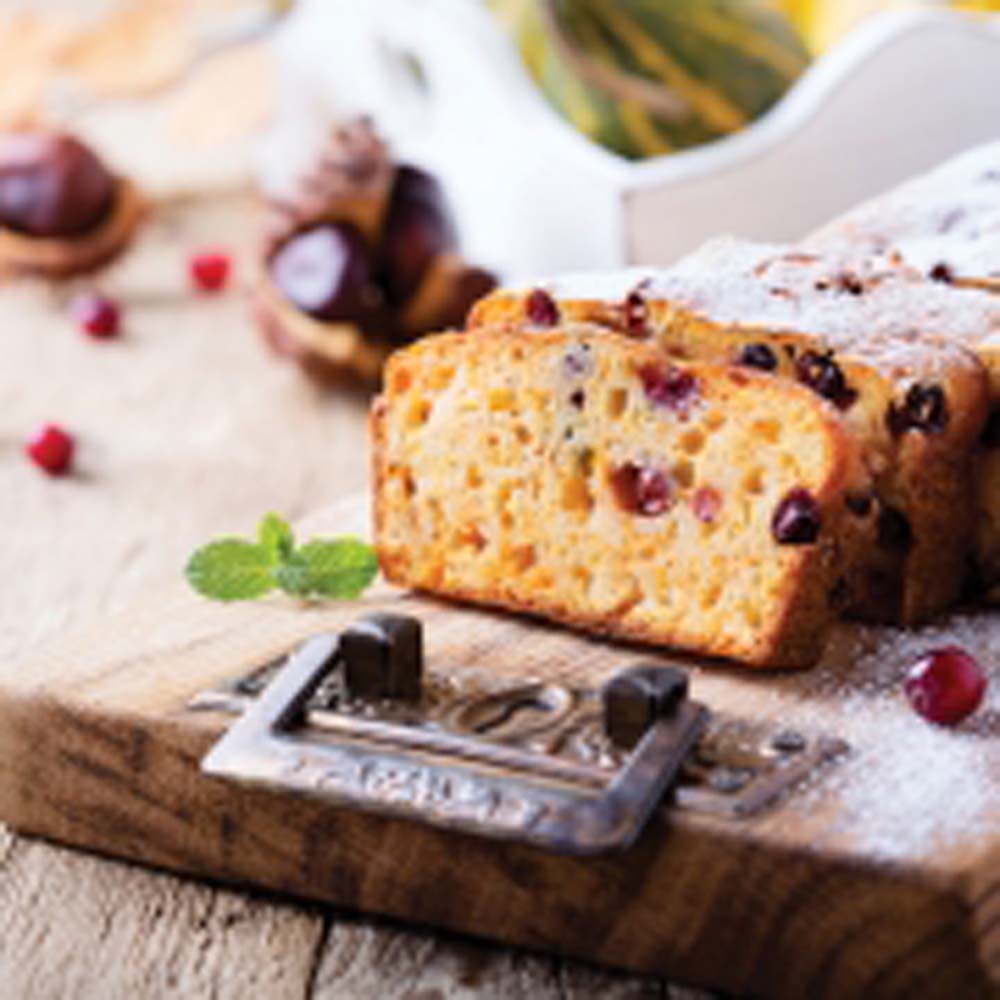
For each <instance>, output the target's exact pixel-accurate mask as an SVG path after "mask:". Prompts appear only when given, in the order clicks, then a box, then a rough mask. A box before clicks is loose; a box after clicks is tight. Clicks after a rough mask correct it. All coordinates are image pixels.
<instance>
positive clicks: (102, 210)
mask: <svg viewBox="0 0 1000 1000" xmlns="http://www.w3.org/2000/svg"><path fill="white" fill-rule="evenodd" d="M114 190H115V181H114V178H113V177H112V176H111V174H110V173H109V172H108V170H107V169H106V168H105V166H104V164H103V163H101V161H100V160H99V159H98V158H97V156H96V155H95V154H94V152H93V150H91V149H90V148H88V147H87V146H85V145H84V144H83V143H82V142H80V140H79V139H76V138H74V137H73V136H71V135H61V134H58V133H46V132H9V133H6V134H3V135H0V225H3V226H6V227H8V228H9V229H13V230H15V231H17V232H19V233H27V234H28V235H29V236H42V237H46V236H76V235H78V234H79V233H82V232H86V231H87V230H88V229H91V228H93V227H94V226H96V225H97V224H98V223H99V222H100V221H101V220H102V219H103V218H104V217H105V216H106V215H107V214H108V210H109V209H110V207H111V203H112V201H113V199H114Z"/></svg>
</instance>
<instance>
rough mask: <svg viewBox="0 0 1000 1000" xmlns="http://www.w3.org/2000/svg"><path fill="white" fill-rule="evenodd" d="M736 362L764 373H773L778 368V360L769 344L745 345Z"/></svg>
mask: <svg viewBox="0 0 1000 1000" xmlns="http://www.w3.org/2000/svg"><path fill="white" fill-rule="evenodd" d="M736 360H737V363H738V364H741V365H746V366H747V367H748V368H759V369H760V370H761V371H764V372H773V371H774V370H775V368H777V367H778V359H777V357H775V354H774V351H772V350H771V348H770V347H768V346H767V344H744V345H743V349H742V350H741V351H740V354H739V357H738V358H737V359H736Z"/></svg>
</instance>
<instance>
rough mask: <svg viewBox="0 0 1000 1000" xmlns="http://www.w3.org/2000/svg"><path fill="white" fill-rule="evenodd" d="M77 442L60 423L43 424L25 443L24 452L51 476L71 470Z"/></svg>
mask: <svg viewBox="0 0 1000 1000" xmlns="http://www.w3.org/2000/svg"><path fill="white" fill-rule="evenodd" d="M75 446H76V442H75V441H74V440H73V438H72V437H71V436H70V435H69V434H67V433H66V431H64V430H63V429H62V428H61V427H60V426H59V425H58V424H43V425H42V426H41V427H40V428H39V429H38V430H37V431H36V432H35V433H34V434H33V435H32V436H31V437H30V438H28V440H27V442H26V443H25V445H24V453H25V454H26V455H27V456H28V458H30V459H31V461H32V462H34V463H35V465H37V466H38V467H39V468H40V469H42V470H43V471H45V472H47V473H48V474H49V475H50V476H60V475H62V474H63V473H65V472H68V471H69V468H70V466H71V465H72V463H73V450H74V448H75Z"/></svg>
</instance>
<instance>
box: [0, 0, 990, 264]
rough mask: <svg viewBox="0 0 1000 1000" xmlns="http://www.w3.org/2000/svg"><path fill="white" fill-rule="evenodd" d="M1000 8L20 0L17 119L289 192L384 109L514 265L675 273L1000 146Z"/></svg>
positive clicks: (1, 99) (5, 17)
mask: <svg viewBox="0 0 1000 1000" xmlns="http://www.w3.org/2000/svg"><path fill="white" fill-rule="evenodd" d="M998 9H1000V2H998V0H976V2H964V3H957V2H956V3H950V4H949V3H947V2H933V0H925V2H922V3H915V2H902V0H711V2H708V0H624V2H617V3H612V2H609V0H376V2H368V3H364V4H361V3H356V2H353V0H299V2H297V3H296V2H293V0H271V2H266V0H260V2H258V0H198V2H195V0H143V2H139V0H132V2H129V0H117V2H115V0H63V2H60V0H34V2H17V0H6V2H4V3H3V4H2V5H0V45H2V46H3V49H4V63H5V86H4V87H3V89H2V92H0V122H3V123H4V124H7V125H11V124H23V123H26V122H31V121H41V122H45V123H49V124H52V123H57V124H62V125H64V126H67V127H70V128H72V129H73V130H76V131H78V132H79V133H80V134H81V135H83V136H84V137H86V138H87V139H89V140H90V141H92V142H93V143H94V144H95V146H96V147H97V148H98V149H99V150H100V151H101V153H102V154H103V155H105V156H106V157H107V158H108V159H109V161H110V162H111V163H112V164H113V165H114V166H115V167H116V168H117V169H118V170H120V171H123V172H125V173H127V174H129V175H131V176H133V177H134V178H136V180H137V181H138V182H139V183H140V184H141V186H142V187H143V189H144V190H147V191H149V192H151V193H152V194H154V195H166V194H172V193H177V192H183V191H190V190H202V191H204V190H211V189H213V188H227V187H234V186H238V185H249V184H251V183H253V184H257V185H258V186H260V188H261V189H262V190H263V191H264V192H266V193H269V194H272V195H278V196H284V197H288V196H290V194H292V193H293V192H294V190H295V185H296V183H297V182H298V180H299V179H300V177H301V175H302V174H303V173H304V172H307V171H308V170H309V168H310V166H311V164H312V163H313V162H314V161H315V159H316V157H317V155H318V152H319V150H320V149H321V147H322V144H323V142H324V141H325V139H326V136H327V134H328V130H329V127H330V124H331V123H332V122H334V121H337V120H341V119H346V118H350V117H351V116H353V115H355V114H358V113H369V114H371V115H372V116H373V117H374V120H375V124H376V127H377V129H378V131H379V133H380V134H381V135H382V136H383V137H384V138H386V139H387V140H388V141H389V143H390V145H391V147H392V149H393V151H394V152H395V153H396V154H397V155H398V156H400V157H404V158H406V159H408V160H412V161H415V162H417V163H420V164H422V165H424V166H426V167H427V168H428V169H429V170H431V172H432V173H434V174H435V176H437V177H438V178H439V179H440V180H441V181H442V182H443V183H444V186H445V189H446V193H447V195H448V197H449V200H450V201H451V202H452V204H453V207H454V208H455V211H456V214H457V223H458V227H459V230H460V233H461V238H462V244H463V246H465V247H466V249H467V250H468V253H469V255H470V256H471V257H472V258H474V259H476V260H477V261H480V262H481V263H483V264H484V265H486V266H488V267H490V268H493V269H494V270H496V271H499V272H500V273H501V274H503V275H504V276H506V277H509V278H512V279H516V278H519V277H521V276H526V275H535V274H538V273H540V272H546V271H555V270H563V269H567V268H586V267H608V266H615V265H619V264H622V263H637V262H638V263H666V262H669V261H670V260H672V259H674V258H676V257H677V256H678V255H679V254H680V253H683V252H684V251H685V250H688V249H691V248H693V246H695V245H697V244H698V243H699V242H701V240H702V239H704V238H705V237H706V236H710V235H714V234H715V233H716V232H718V231H719V230H720V228H728V229H731V230H734V231H736V232H737V233H739V234H741V235H749V236H756V237H761V238H780V239H789V238H797V237H798V236H800V235H802V234H803V233H804V232H806V231H808V229H809V228H811V227H812V226H813V225H815V224H817V223H819V222H821V221H822V220H823V219H825V218H826V217H828V216H829V215H830V214H832V213H833V212H835V211H837V210H840V209H841V208H843V207H846V205H849V204H851V203H853V202H854V201H856V200H858V197H861V196H863V195H864V194H866V193H869V192H874V191H875V190H878V189H879V188H880V187H886V186H888V185H890V184H892V183H894V182H895V181H897V180H898V179H900V178H901V177H902V176H905V175H906V174H908V173H913V172H916V171H918V170H921V169H924V168H925V167H927V166H929V165H930V164H931V163H933V162H936V161H939V160H941V159H943V158H945V157H946V156H948V155H950V154H951V153H953V152H955V151H956V150H957V149H958V148H960V147H962V146H965V145H970V144H972V143H974V142H976V141H981V140H982V139H983V138H987V137H988V134H984V133H990V132H991V130H993V129H994V125H993V123H994V122H995V121H996V120H997V101H998V100H1000V97H997V96H993V95H997V94H1000V80H998V79H997V75H998V74H1000V56H998V54H997V53H998V52H1000V49H998V48H997V47H996V45H990V44H987V42H986V41H985V39H987V38H988V37H990V36H992V40H993V41H996V38H997V37H998V35H997V28H996V25H995V22H994V23H993V24H992V26H991V19H990V18H989V14H990V12H995V11H996V10H998ZM955 10H961V11H962V14H963V16H962V17H960V18H959V19H958V20H956V19H955V18H954V17H948V16H947V15H948V14H951V13H953V12H954V11H955ZM936 14H941V15H942V18H943V19H941V20H935V19H934V15H936ZM914 18H916V19H914ZM928 18H929V19H928ZM990 64H992V65H993V66H994V67H995V68H994V70H993V71H992V72H990V71H989V70H988V69H985V68H984V67H988V66H989V65H990ZM956 66H960V67H961V72H957V73H956V72H955V67H956ZM790 91H791V93H789V92H790ZM761 119H763V120H761ZM755 122H756V123H757V124H756V126H755V125H754V123H755ZM752 126H754V127H752ZM876 138H880V139H881V140H882V141H879V142H876V141H874V140H875V139H876ZM847 149H849V150H850V156H849V157H845V155H844V152H845V150H847ZM720 177H724V181H725V183H724V184H723V185H719V184H716V183H713V181H714V180H716V179H718V178H720ZM777 191H780V193H781V194H780V197H777V198H776V193H777ZM581 209H582V212H581ZM584 215H585V217H586V225H585V226H583V225H581V218H582V217H583V216H584ZM567 234H572V235H571V237H570V238H567Z"/></svg>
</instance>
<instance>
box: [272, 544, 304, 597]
mask: <svg viewBox="0 0 1000 1000" xmlns="http://www.w3.org/2000/svg"><path fill="white" fill-rule="evenodd" d="M300 553H301V550H299V552H293V553H292V554H291V555H290V556H289V557H288V558H287V559H286V560H285V561H284V562H283V563H282V564H281V565H280V566H278V567H277V568H276V569H275V570H274V579H275V581H276V582H277V584H278V586H279V587H281V589H282V590H283V591H284V592H285V593H286V594H291V595H292V597H309V596H310V595H311V594H312V590H313V588H312V577H311V575H310V573H309V566H308V564H307V563H306V561H305V560H304V559H303V558H302V556H301V554H300Z"/></svg>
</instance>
